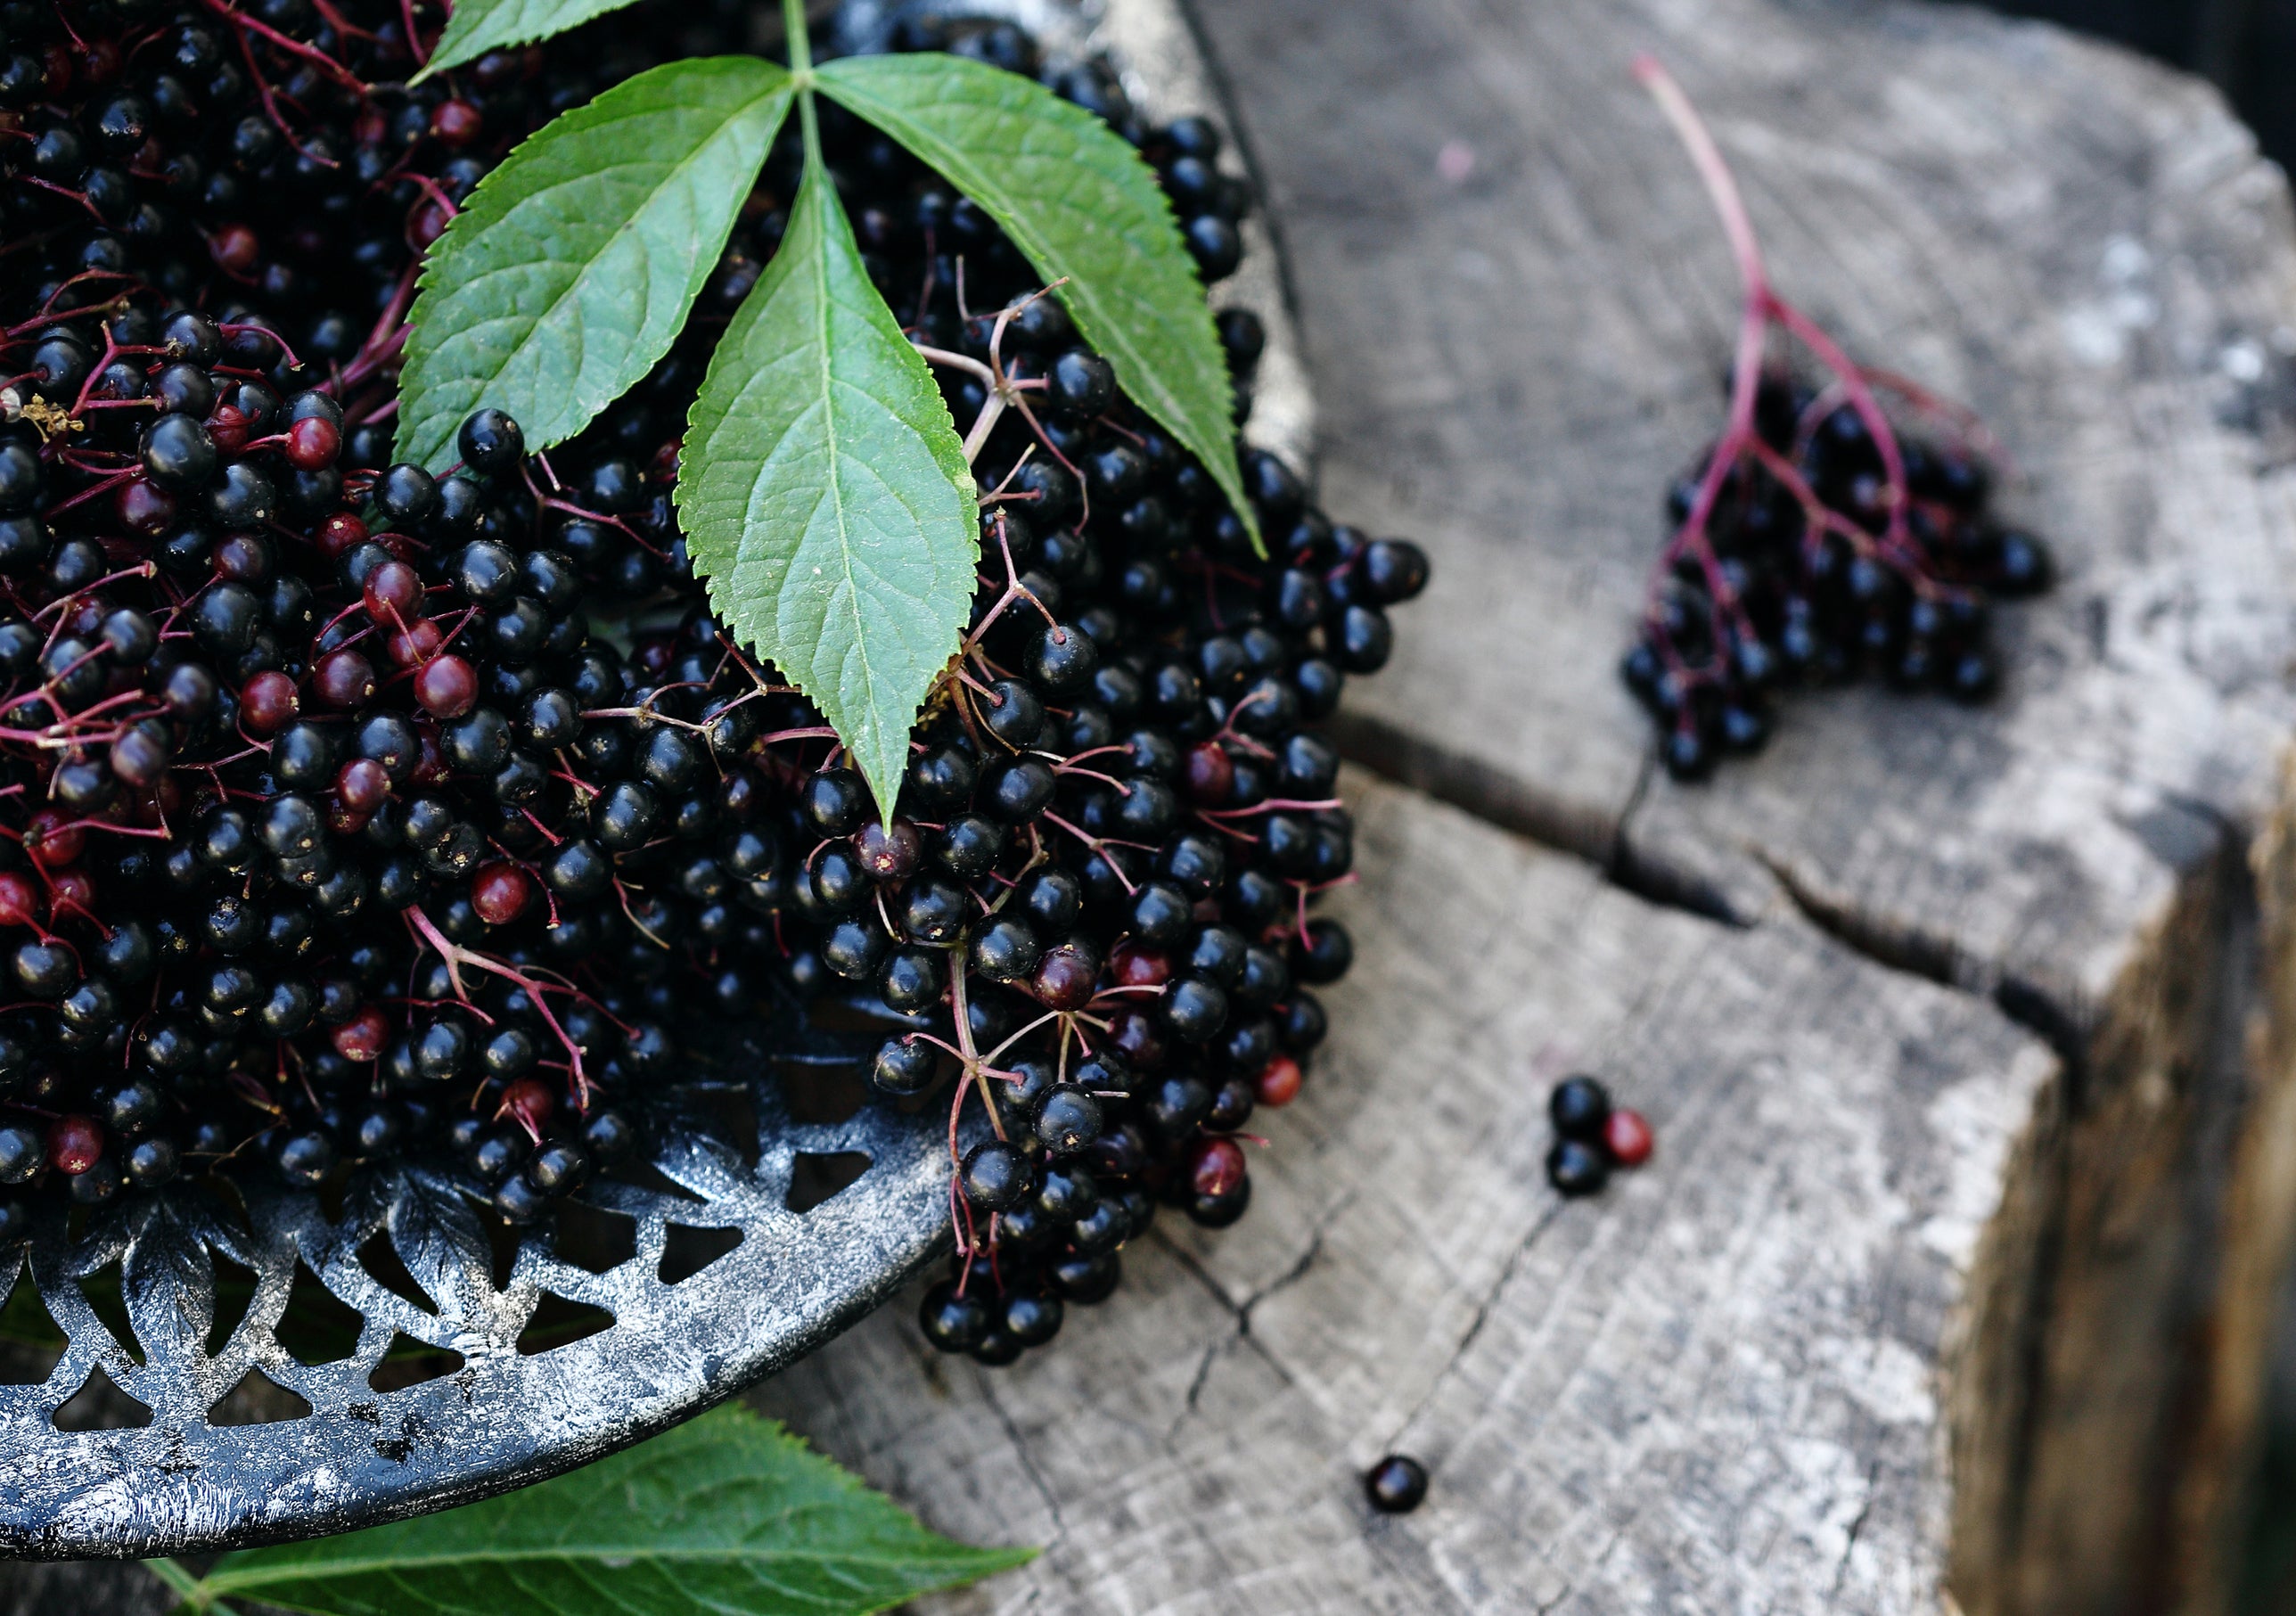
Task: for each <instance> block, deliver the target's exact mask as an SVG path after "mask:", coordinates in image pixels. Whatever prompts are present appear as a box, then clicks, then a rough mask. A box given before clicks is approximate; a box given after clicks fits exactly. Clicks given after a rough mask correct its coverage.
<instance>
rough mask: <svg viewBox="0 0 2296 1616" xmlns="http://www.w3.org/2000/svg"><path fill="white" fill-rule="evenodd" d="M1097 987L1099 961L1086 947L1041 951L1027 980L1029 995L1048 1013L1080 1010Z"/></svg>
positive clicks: (1071, 945) (1067, 945)
mask: <svg viewBox="0 0 2296 1616" xmlns="http://www.w3.org/2000/svg"><path fill="white" fill-rule="evenodd" d="M1099 983H1100V961H1099V960H1098V959H1097V958H1095V956H1094V950H1093V948H1092V946H1091V945H1090V944H1088V943H1062V944H1059V945H1058V946H1056V947H1051V948H1047V949H1046V950H1045V956H1044V957H1043V958H1042V959H1041V960H1039V961H1037V971H1036V974H1035V975H1034V976H1032V977H1030V978H1029V992H1031V993H1033V994H1035V995H1036V997H1037V1003H1038V1004H1040V1005H1044V1006H1045V1007H1046V1009H1048V1010H1081V1009H1082V1008H1084V1006H1085V1005H1088V1004H1090V1003H1091V1002H1092V996H1093V992H1094V990H1095V988H1097V987H1098V986H1099Z"/></svg>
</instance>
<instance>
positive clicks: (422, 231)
mask: <svg viewBox="0 0 2296 1616" xmlns="http://www.w3.org/2000/svg"><path fill="white" fill-rule="evenodd" d="M454 217H455V216H454V215H453V214H451V213H449V212H447V209H445V208H444V207H442V206H441V205H440V204H439V203H438V202H435V201H426V202H424V203H422V205H421V206H419V207H418V208H416V209H414V212H412V213H410V214H408V215H407V216H406V242H407V245H408V246H410V247H412V248H414V250H415V251H417V252H421V251H423V250H426V249H427V248H429V246H430V243H431V242H435V241H437V240H438V239H439V237H440V236H442V235H444V234H447V225H448V224H449V223H451V222H452V221H453V219H454Z"/></svg>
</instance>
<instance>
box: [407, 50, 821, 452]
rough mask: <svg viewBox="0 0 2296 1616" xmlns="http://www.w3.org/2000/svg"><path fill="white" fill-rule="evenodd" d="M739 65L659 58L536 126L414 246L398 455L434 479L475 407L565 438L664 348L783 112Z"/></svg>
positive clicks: (540, 436)
mask: <svg viewBox="0 0 2296 1616" xmlns="http://www.w3.org/2000/svg"><path fill="white" fill-rule="evenodd" d="M790 99H791V86H790V78H789V75H788V74H787V73H786V72H784V71H783V70H782V69H780V68H778V67H776V66H775V65H774V64H773V63H772V62H764V61H760V60H758V58H756V57H754V56H713V57H702V58H697V59H694V60H692V61H686V62H670V63H668V64H667V65H665V66H662V67H658V68H655V69H653V70H652V71H650V72H645V73H641V74H639V75H638V76H637V77H636V78H632V79H630V80H628V81H627V82H626V83H623V84H620V85H618V86H615V87H614V88H612V89H611V90H609V91H607V92H606V93H605V94H603V95H601V96H599V97H598V98H597V99H596V100H595V101H593V102H591V103H589V104H588V105H586V106H581V107H577V108H575V109H574V110H573V111H570V112H567V113H564V114H562V115H561V116H560V117H558V118H556V119H553V120H552V121H551V122H550V123H549V124H548V125H547V126H546V127H544V128H542V129H540V130H538V131H537V132H536V133H535V134H534V135H529V137H528V138H527V139H526V140H524V141H522V142H521V143H520V144H519V146H518V149H517V150H516V151H514V152H512V153H511V154H510V156H509V157H507V158H505V159H504V160H503V162H502V163H501V165H500V166H499V167H497V168H496V169H495V170H494V172H493V173H491V174H489V175H488V176H487V177H486V178H485V179H483V180H481V181H480V183H479V187H478V189H477V190H476V191H474V192H472V193H471V200H470V201H469V202H468V203H467V204H465V206H464V207H463V211H462V212H461V213H460V214H459V215H457V216H456V217H455V221H454V223H453V224H451V225H449V226H447V233H446V234H444V235H442V236H440V237H439V240H438V242H437V243H436V244H435V245H433V246H432V248H431V249H430V261H429V263H428V264H426V265H425V266H424V267H423V271H422V291H421V292H420V294H419V295H418V296H417V297H416V298H415V299H414V316H413V330H412V331H411V332H409V333H408V335H407V340H406V369H405V371H404V372H403V373H402V374H401V375H400V378H399V387H398V409H399V415H398V457H399V458H400V459H402V460H411V461H413V462H414V463H416V464H418V465H424V466H429V467H430V468H431V469H432V470H434V471H435V470H439V469H442V468H444V467H445V466H447V465H449V464H451V463H453V462H454V459H455V448H454V444H455V431H456V430H457V429H458V428H460V426H461V425H462V422H463V417H464V416H466V415H468V414H470V413H471V411H472V410H474V409H476V408H478V407H479V406H480V405H481V404H487V405H491V406H494V407H496V408H497V409H503V410H508V411H509V412H510V413H511V414H512V415H514V416H516V417H517V418H518V422H519V424H520V426H521V427H522V428H524V429H525V431H526V441H527V443H528V444H529V446H530V447H535V448H544V447H548V446H549V445H551V444H553V443H560V442H562V441H564V440H565V439H568V438H570V437H572V436H573V435H574V434H575V433H576V432H578V431H581V430H582V429H583V428H584V427H585V426H586V425H588V424H589V422H590V421H591V419H592V417H594V415H596V414H597V413H598V412H599V411H600V410H602V409H603V408H604V407H605V406H607V405H609V404H611V403H612V402H613V401H614V400H615V399H616V398H619V397H621V395H622V394H623V393H624V392H625V391H627V390H628V388H629V387H630V384H631V383H633V382H635V381H637V380H638V379H639V378H640V377H641V376H644V374H645V373H646V372H647V371H648V370H650V369H652V366H653V364H654V362H655V361H656V360H658V359H660V357H662V355H663V354H665V353H667V352H668V351H669V345H670V343H671V341H672V340H674V339H675V338H676V335H677V332H678V327H680V326H681V325H683V324H685V316H686V313H687V311H688V310H690V309H691V308H693V299H695V298H696V297H697V296H699V295H700V293H701V287H702V283H703V282H705V281H706V280H707V279H708V278H709V272H710V270H711V269H712V268H714V267H716V265H717V256H718V254H719V253H720V252H722V251H724V250H725V246H726V237H727V235H728V234H731V233H732V231H733V228H734V218H735V217H736V216H737V215H738V214H739V212H740V210H741V206H742V200H743V199H744V198H745V197H747V196H748V195H749V193H750V185H751V183H752V182H753V181H754V180H755V179H756V177H757V173H758V168H760V167H762V166H763V164H764V162H765V159H766V151H767V147H769V146H770V145H771V144H773V139H774V135H775V131H777V130H778V129H779V128H780V127H781V124H782V119H783V118H784V117H786V116H787V115H788V112H789V106H790Z"/></svg>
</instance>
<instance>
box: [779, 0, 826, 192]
mask: <svg viewBox="0 0 2296 1616" xmlns="http://www.w3.org/2000/svg"><path fill="white" fill-rule="evenodd" d="M782 29H783V32H784V33H786V34H787V35H788V36H789V59H790V61H789V64H790V72H791V75H792V76H793V77H794V78H796V79H797V84H798V89H797V116H798V123H799V127H801V128H802V129H803V130H804V132H805V160H806V165H807V166H808V168H811V167H815V166H816V165H818V164H819V163H820V161H821V115H820V113H819V112H818V111H816V110H815V107H814V104H813V39H812V37H811V36H810V35H808V33H807V32H806V31H805V0H782Z"/></svg>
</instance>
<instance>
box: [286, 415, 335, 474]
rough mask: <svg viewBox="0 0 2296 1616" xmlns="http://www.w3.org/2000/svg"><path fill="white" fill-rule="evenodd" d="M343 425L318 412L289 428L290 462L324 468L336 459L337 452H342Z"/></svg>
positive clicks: (307, 468) (303, 467)
mask: <svg viewBox="0 0 2296 1616" xmlns="http://www.w3.org/2000/svg"><path fill="white" fill-rule="evenodd" d="M342 447H343V433H342V429H341V428H340V427H339V426H337V425H336V424H335V423H334V422H332V421H323V420H321V419H320V418H319V417H318V416H316V415H311V416H307V417H306V418H305V419H303V420H301V421H298V422H296V423H295V424H294V425H292V426H291V427H289V428H288V429H287V460H288V463H289V464H291V465H293V466H295V467H297V468H298V469H299V470H301V471H306V472H318V471H324V469H326V468H327V467H328V466H331V465H332V464H334V463H335V456H336V455H339V454H340V453H342Z"/></svg>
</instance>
